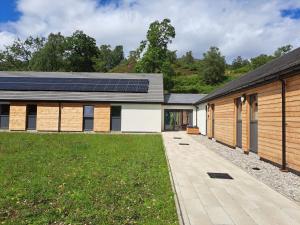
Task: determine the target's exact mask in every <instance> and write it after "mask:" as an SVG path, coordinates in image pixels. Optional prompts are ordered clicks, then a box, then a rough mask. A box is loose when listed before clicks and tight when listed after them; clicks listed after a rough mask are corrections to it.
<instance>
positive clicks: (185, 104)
mask: <svg viewBox="0 0 300 225" xmlns="http://www.w3.org/2000/svg"><path fill="white" fill-rule="evenodd" d="M162 104H163V105H184V106H187V105H190V106H195V103H162Z"/></svg>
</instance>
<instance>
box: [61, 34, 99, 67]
mask: <svg viewBox="0 0 300 225" xmlns="http://www.w3.org/2000/svg"><path fill="white" fill-rule="evenodd" d="M97 53H98V48H97V46H96V40H95V39H94V38H92V37H90V36H88V35H86V34H85V33H83V32H82V31H76V32H74V33H73V35H72V36H71V37H67V38H66V52H65V55H66V68H67V70H68V71H75V72H79V71H84V72H91V71H94V67H93V65H94V62H93V58H94V57H97Z"/></svg>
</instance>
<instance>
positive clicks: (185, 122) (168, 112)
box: [164, 109, 193, 131]
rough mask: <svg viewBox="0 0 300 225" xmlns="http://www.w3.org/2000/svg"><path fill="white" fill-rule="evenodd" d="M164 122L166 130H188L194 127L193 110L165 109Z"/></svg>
mask: <svg viewBox="0 0 300 225" xmlns="http://www.w3.org/2000/svg"><path fill="white" fill-rule="evenodd" d="M164 120H165V124H164V130H170V131H179V130H186V128H187V126H189V125H190V126H192V125H193V110H179V109H165V112H164Z"/></svg>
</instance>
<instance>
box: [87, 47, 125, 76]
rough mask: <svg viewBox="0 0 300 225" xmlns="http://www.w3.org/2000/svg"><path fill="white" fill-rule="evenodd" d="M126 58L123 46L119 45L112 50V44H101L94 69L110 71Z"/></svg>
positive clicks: (95, 58)
mask: <svg viewBox="0 0 300 225" xmlns="http://www.w3.org/2000/svg"><path fill="white" fill-rule="evenodd" d="M122 60H124V51H123V46H121V45H118V46H116V47H115V48H114V49H113V50H111V46H110V45H101V46H100V48H99V51H98V54H97V56H96V57H94V59H93V61H94V62H95V65H94V69H95V71H99V72H108V71H109V70H111V69H112V68H114V67H115V66H117V65H119V64H120V63H121V61H122Z"/></svg>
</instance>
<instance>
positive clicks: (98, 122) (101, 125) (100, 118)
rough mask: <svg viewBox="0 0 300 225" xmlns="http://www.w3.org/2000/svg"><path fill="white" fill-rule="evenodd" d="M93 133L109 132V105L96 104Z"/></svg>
mask: <svg viewBox="0 0 300 225" xmlns="http://www.w3.org/2000/svg"><path fill="white" fill-rule="evenodd" d="M94 131H98V132H109V131H110V104H96V105H95V108H94Z"/></svg>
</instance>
